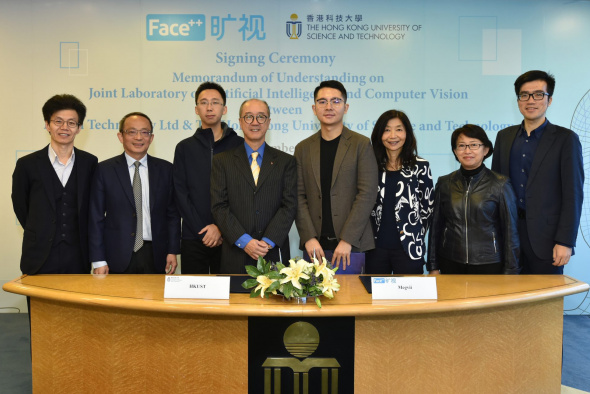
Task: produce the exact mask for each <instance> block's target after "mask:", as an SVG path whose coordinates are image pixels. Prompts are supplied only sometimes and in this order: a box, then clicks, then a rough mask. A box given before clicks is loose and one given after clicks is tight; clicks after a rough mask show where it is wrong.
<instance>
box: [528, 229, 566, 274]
mask: <svg viewBox="0 0 590 394" xmlns="http://www.w3.org/2000/svg"><path fill="white" fill-rule="evenodd" d="M518 234H519V238H520V266H521V267H522V271H521V274H532V275H541V274H545V275H546V274H549V275H551V274H553V275H562V274H563V266H561V267H556V266H554V265H553V256H549V258H548V259H547V258H543V259H542V258H539V257H537V255H536V254H535V252H534V251H533V248H532V247H531V242H530V241H529V233H528V231H527V227H526V219H524V218H519V219H518Z"/></svg>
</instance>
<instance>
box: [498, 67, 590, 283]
mask: <svg viewBox="0 0 590 394" xmlns="http://www.w3.org/2000/svg"><path fill="white" fill-rule="evenodd" d="M514 88H515V92H516V99H517V103H518V109H519V110H520V113H521V114H522V115H523V117H524V120H523V122H522V123H521V124H520V125H516V126H511V127H508V128H506V129H504V130H501V131H500V132H499V133H498V135H497V137H496V146H495V148H494V156H493V159H492V170H494V171H496V172H499V173H501V174H503V175H506V176H509V177H510V180H511V182H512V187H513V188H514V191H515V192H516V197H517V208H518V218H519V220H518V231H519V235H520V246H521V258H520V261H521V265H522V273H523V274H563V266H564V265H565V264H567V263H568V262H569V260H570V257H571V255H572V254H573V248H574V246H575V245H576V238H577V235H578V226H579V224H580V215H581V212H582V200H583V197H584V196H583V185H584V167H583V164H582V147H581V145H580V140H579V138H578V136H577V134H576V133H574V132H573V131H572V130H569V129H566V128H564V127H560V126H556V125H554V124H552V123H550V122H549V121H548V120H547V118H546V117H545V115H546V112H547V109H548V108H549V106H550V105H551V102H552V101H553V90H554V88H555V78H554V77H553V76H552V75H550V74H548V73H546V72H544V71H538V70H534V71H528V72H526V73H524V74H522V75H521V76H519V77H518V78H517V79H516V82H514Z"/></svg>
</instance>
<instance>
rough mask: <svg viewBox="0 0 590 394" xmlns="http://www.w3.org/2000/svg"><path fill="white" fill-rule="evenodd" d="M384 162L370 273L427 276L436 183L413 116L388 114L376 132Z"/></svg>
mask: <svg viewBox="0 0 590 394" xmlns="http://www.w3.org/2000/svg"><path fill="white" fill-rule="evenodd" d="M371 141H372V143H373V150H374V151H375V157H376V158H377V165H378V166H379V171H380V173H379V188H378V191H379V193H378V194H377V201H376V203H375V207H374V208H373V212H372V213H371V220H372V223H373V231H374V235H375V249H373V250H371V251H369V252H367V254H366V263H365V271H366V273H367V274H377V275H386V274H392V273H393V274H422V273H423V269H424V268H423V266H424V263H425V261H424V254H425V252H426V242H425V236H426V231H427V230H428V227H429V225H430V222H431V218H432V209H433V205H434V193H433V190H434V187H433V183H432V174H431V172H430V165H429V164H428V161H426V160H424V159H422V158H420V157H418V154H417V148H416V137H415V136H414V131H413V129H412V124H411V123H410V120H409V119H408V117H407V115H406V114H405V113H403V112H401V111H397V110H390V111H386V112H384V113H383V114H382V115H381V116H380V117H379V119H378V120H377V123H376V124H375V127H374V128H373V134H372V135H371Z"/></svg>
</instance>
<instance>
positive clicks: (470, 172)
mask: <svg viewBox="0 0 590 394" xmlns="http://www.w3.org/2000/svg"><path fill="white" fill-rule="evenodd" d="M484 168H486V166H485V165H484V164H483V163H481V165H480V166H479V167H477V168H476V169H474V170H466V169H465V168H463V166H461V175H463V176H464V177H465V178H471V177H472V176H474V175H477V174H479V173H480V172H481V170H483V169H484Z"/></svg>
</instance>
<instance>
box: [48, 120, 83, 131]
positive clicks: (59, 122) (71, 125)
mask: <svg viewBox="0 0 590 394" xmlns="http://www.w3.org/2000/svg"><path fill="white" fill-rule="evenodd" d="M51 122H53V124H54V125H56V126H57V127H61V126H63V125H64V123H65V125H66V126H67V127H68V128H69V129H75V128H76V127H78V126H80V123H78V122H76V121H74V120H68V121H65V120H63V119H55V120H52V121H51Z"/></svg>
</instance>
